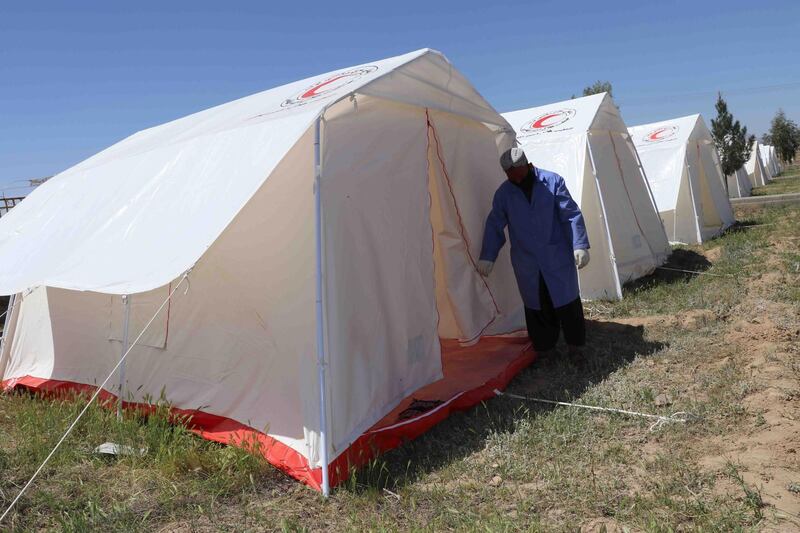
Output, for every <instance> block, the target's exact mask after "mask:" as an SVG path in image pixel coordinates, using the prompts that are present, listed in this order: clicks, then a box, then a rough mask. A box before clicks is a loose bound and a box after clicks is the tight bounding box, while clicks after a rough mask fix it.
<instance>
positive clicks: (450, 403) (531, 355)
mask: <svg viewBox="0 0 800 533" xmlns="http://www.w3.org/2000/svg"><path fill="white" fill-rule="evenodd" d="M535 358H536V354H535V352H533V350H532V349H531V347H530V343H529V342H528V339H527V337H487V338H483V339H481V340H480V342H478V343H477V344H474V345H472V346H459V345H458V343H457V342H454V341H442V367H443V368H442V370H443V374H444V377H443V378H442V379H440V380H439V381H436V382H434V383H431V384H430V385H426V386H425V387H422V388H420V389H419V390H417V391H416V392H415V393H414V394H412V395H411V396H409V397H408V398H406V399H405V400H403V401H402V402H400V405H398V406H397V407H396V408H395V409H394V410H393V411H392V412H391V413H389V414H388V415H386V416H385V417H384V418H383V419H381V420H380V421H379V422H378V423H377V424H375V425H374V426H372V427H371V428H370V429H369V430H368V431H367V432H366V433H364V434H363V435H362V436H361V437H359V438H358V439H356V441H355V442H354V443H353V444H351V445H350V447H349V448H348V449H347V450H345V451H344V452H343V453H342V454H340V455H339V456H338V457H336V459H334V460H333V462H332V463H331V464H330V471H329V472H330V482H331V485H332V486H336V485H337V484H339V483H341V482H342V481H345V480H346V479H347V478H348V477H349V475H350V472H351V471H352V469H354V468H358V467H360V466H363V465H364V464H366V463H367V462H368V461H369V460H371V459H372V458H374V457H376V456H377V455H379V454H380V453H383V452H386V451H389V450H391V449H393V448H397V447H398V446H400V445H401V444H403V443H404V442H406V441H408V440H411V439H414V438H416V437H418V436H420V435H422V434H423V433H425V432H426V431H428V430H429V429H431V428H432V427H433V426H435V425H436V424H438V423H439V422H441V421H443V420H444V419H446V418H447V417H448V416H450V414H451V413H453V412H456V411H463V410H466V409H469V408H471V407H474V406H475V405H477V404H479V403H480V402H482V401H484V400H487V399H489V398H492V397H494V392H493V391H494V389H504V388H505V387H506V386H507V385H508V383H509V382H510V381H511V379H513V378H514V376H516V375H517V374H518V373H519V372H520V371H521V370H522V369H524V368H525V367H526V366H528V365H530V364H531V363H532V362H533V361H534V359H535ZM0 387H2V388H3V389H5V390H10V389H14V388H18V389H27V390H32V391H36V392H42V393H46V394H52V395H63V394H65V393H72V392H85V393H89V394H91V393H93V392H94V391H95V390H96V387H95V386H92V385H85V384H81V383H74V382H71V381H60V380H54V379H43V378H37V377H33V376H24V377H20V378H13V379H9V380H5V381H3V382H2V383H0ZM100 400H101V402H103V403H105V404H107V405H108V404H113V405H115V402H116V396H115V395H113V394H111V393H110V392H107V391H105V390H104V391H102V392H101V393H100ZM415 400H422V401H433V402H441V403H437V404H436V406H435V407H433V408H432V409H430V410H429V411H426V412H423V413H421V414H418V415H417V416H414V417H411V418H407V419H401V417H400V414H401V413H404V412H405V411H407V410H408V408H409V406H411V405H412V403H413V402H414V401H415ZM123 406H124V407H125V409H135V410H140V411H143V412H151V411H153V410H154V409H155V408H156V407H155V406H153V405H148V404H142V403H136V402H123ZM171 413H172V415H173V416H175V417H176V418H181V419H183V420H186V419H187V417H191V421H190V425H191V427H192V431H194V432H195V433H197V434H198V435H200V436H201V437H203V438H205V439H208V440H211V441H215V442H221V443H223V444H230V445H235V446H241V447H244V448H247V449H251V450H257V451H258V453H261V454H262V455H264V457H265V458H266V459H267V460H268V461H269V462H270V463H271V464H273V465H274V466H275V467H276V468H278V469H280V470H281V471H283V472H285V473H287V474H289V475H290V476H292V477H294V478H295V479H298V480H300V481H302V482H304V483H306V484H308V485H309V486H311V487H312V488H314V489H316V490H320V488H321V487H320V486H321V483H322V469H321V468H311V467H310V466H309V465H308V461H307V460H306V458H305V457H304V456H302V455H301V454H299V453H298V452H296V451H295V450H293V449H292V448H290V447H289V446H286V445H285V444H283V443H281V442H279V441H277V440H275V439H274V438H272V437H270V436H269V435H266V434H265V433H262V432H261V431H257V430H255V429H253V428H251V427H249V426H246V425H244V424H241V423H239V422H236V421H235V420H231V419H230V418H225V417H222V416H217V415H212V414H209V413H204V412H203V411H198V410H187V409H178V408H172V409H171Z"/></svg>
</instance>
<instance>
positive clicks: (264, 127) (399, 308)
mask: <svg viewBox="0 0 800 533" xmlns="http://www.w3.org/2000/svg"><path fill="white" fill-rule="evenodd" d="M513 142H514V135H513V131H512V130H511V128H510V126H509V125H508V123H507V122H506V121H505V120H504V119H503V118H502V117H501V116H500V115H499V114H498V113H497V112H496V111H495V110H494V109H493V108H492V107H491V106H490V105H489V104H488V103H487V102H486V101H485V100H484V99H483V98H482V97H481V96H480V94H478V92H477V91H476V90H475V89H474V88H473V87H472V86H471V85H470V83H469V82H468V81H467V80H466V79H465V78H464V77H463V76H462V75H461V74H460V73H459V72H458V71H457V70H455V69H454V68H453V67H452V66H451V64H450V63H449V62H448V61H447V59H446V58H445V57H444V56H443V55H441V54H440V53H438V52H435V51H431V50H420V51H417V52H413V53H410V54H407V55H403V56H398V57H394V58H391V59H386V60H383V61H377V62H373V63H369V64H364V65H360V66H357V67H352V68H347V69H342V70H338V71H335V72H330V73H327V74H323V75H320V76H315V77H312V78H308V79H304V80H301V81H298V82H295V83H290V84H288V85H284V86H281V87H278V88H275V89H271V90H268V91H265V92H262V93H259V94H255V95H252V96H249V97H246V98H242V99H240V100H236V101H234V102H230V103H227V104H224V105H221V106H218V107H215V108H212V109H209V110H206V111H202V112H199V113H196V114H194V115H190V116H187V117H185V118H181V119H179V120H175V121H173V122H169V123H167V124H164V125H161V126H157V127H154V128H151V129H147V130H144V131H141V132H139V133H136V134H135V135H133V136H131V137H129V138H127V139H125V140H123V141H121V142H119V143H117V144H115V145H113V146H111V147H110V148H108V149H106V150H104V151H102V152H100V153H98V154H97V155H95V156H93V157H91V158H89V159H87V160H86V161H83V162H82V163H80V164H78V165H76V166H74V167H72V168H70V169H68V170H66V171H64V172H62V173H60V174H58V175H56V176H55V177H54V178H52V179H51V180H49V181H48V182H47V183H45V184H44V185H42V186H41V187H39V188H38V189H36V190H35V191H34V192H33V193H32V194H31V195H30V196H29V197H28V198H27V199H26V200H25V201H23V202H22V203H21V204H20V205H19V206H17V207H16V208H15V209H14V210H13V211H11V212H10V213H9V214H8V215H6V216H4V217H3V218H2V220H0V258H2V261H0V294H6V295H15V296H16V297H15V303H14V306H13V307H12V312H11V313H9V320H8V321H7V324H6V325H7V327H6V329H5V331H6V336H5V342H4V345H3V346H2V349H1V351H0V381H2V383H3V386H5V387H12V386H26V387H32V388H37V389H40V390H53V389H58V388H63V387H67V388H69V387H73V388H82V387H83V388H86V387H91V386H95V385H96V384H98V383H100V382H102V380H103V379H104V377H106V376H107V375H109V374H110V373H111V371H112V370H113V368H114V367H115V365H116V364H117V363H118V361H119V360H120V357H121V355H122V353H123V352H124V351H125V346H126V344H128V343H129V342H133V341H134V340H135V339H137V338H138V337H140V338H138V342H136V343H135V345H134V347H133V349H132V351H131V353H130V356H129V357H128V358H127V360H126V361H125V364H124V365H123V366H122V369H124V374H122V373H121V372H120V375H119V376H118V377H114V379H113V380H112V383H113V385H114V386H111V385H109V386H108V387H107V389H108V391H109V392H112V393H114V394H117V393H119V391H120V389H121V391H122V392H121V393H122V395H123V397H124V399H126V400H128V401H129V402H130V403H131V404H136V403H141V402H145V401H146V399H147V398H148V397H155V398H158V397H159V395H160V393H161V392H162V391H163V392H164V393H165V394H166V397H167V400H169V401H170V402H171V405H172V406H173V407H174V408H175V409H180V410H182V411H183V412H189V413H191V414H192V415H193V416H194V421H195V422H196V423H198V424H201V426H202V425H203V423H205V424H206V425H205V426H203V427H201V430H202V433H203V434H204V435H205V436H207V437H208V438H214V439H217V440H221V441H225V442H230V441H234V442H235V441H236V440H237V439H242V438H245V437H247V436H248V435H250V436H253V435H255V437H256V438H257V439H259V440H260V442H261V443H262V451H263V452H264V453H265V455H267V457H268V458H269V459H270V461H272V462H273V463H275V464H276V465H278V466H279V467H281V468H282V469H284V470H286V471H287V472H289V473H291V474H292V475H294V476H296V477H298V478H300V479H303V480H305V481H306V482H308V483H309V484H311V485H312V486H315V487H318V488H323V490H324V489H325V487H326V485H327V483H328V479H327V473H328V472H329V471H330V472H331V476H332V477H331V479H330V482H331V483H333V482H336V481H340V480H341V479H343V478H344V477H346V476H347V466H348V465H352V464H358V463H359V462H363V461H364V460H366V459H368V458H369V454H370V453H372V452H373V451H374V448H375V447H378V448H382V449H385V448H388V447H391V446H394V445H397V444H398V443H400V442H402V440H403V439H404V438H407V437H408V436H413V435H414V434H418V433H419V432H421V431H423V430H424V428H425V427H429V425H430V424H431V423H432V422H431V421H432V420H437V418H436V417H441V416H444V415H443V413H446V412H447V409H450V408H452V407H454V406H458V405H462V406H466V405H469V404H470V402H471V403H472V404H474V403H475V402H479V401H481V400H483V399H485V398H488V397H490V396H492V394H493V393H492V390H493V387H495V386H503V383H504V382H507V380H508V379H510V376H511V375H513V373H514V372H515V371H518V370H519V369H520V368H521V366H520V365H522V364H523V363H524V362H525V361H529V360H530V359H525V358H523V357H522V356H521V354H522V353H528V355H527V356H526V357H531V356H530V353H529V352H525V349H526V348H525V346H526V344H524V339H523V340H522V341H520V340H517V339H508V340H506V339H507V337H503V338H500V337H495V338H493V339H488V338H485V337H486V336H489V335H493V334H501V333H506V332H510V331H513V330H515V329H517V328H521V327H522V326H523V320H522V318H521V317H522V313H521V311H522V302H521V300H520V297H519V294H518V290H517V287H516V283H515V281H514V276H513V273H512V271H511V266H510V259H509V256H508V250H507V248H506V250H505V251H504V253H503V254H502V255H501V257H500V258H499V259H498V262H497V265H496V269H498V274H499V275H494V276H492V278H491V280H488V281H487V280H484V279H483V278H482V277H481V276H480V275H479V274H478V272H477V271H476V269H475V264H474V260H475V258H476V257H477V256H478V254H479V251H480V244H481V236H482V233H483V224H484V220H485V217H486V214H487V213H488V211H489V208H490V206H491V199H492V194H493V193H494V191H495V189H496V188H497V186H498V185H499V184H500V183H501V182H502V181H503V180H504V179H505V177H504V175H503V173H502V170H501V169H500V166H499V163H498V154H499V153H500V151H501V150H503V149H505V148H508V147H510V146H511V145H512V144H513ZM187 273H188V274H187ZM187 275H188V278H187V277H186V276H187ZM178 285H180V287H178ZM176 287H178V288H177V290H176ZM170 294H173V296H172V297H171V299H170V298H169V295H170ZM158 309H163V310H162V311H161V312H160V313H158V312H157V311H158ZM148 321H151V322H150V325H149V327H147V328H146V329H145V327H146V326H147V324H148ZM142 331H144V333H143V334H142V333H141V332H142ZM479 340H480V343H484V341H485V342H488V343H489V344H490V345H491V346H493V348H492V350H493V352H492V353H490V354H489V355H490V356H491V357H488V358H485V357H484V358H481V357H478V356H479V355H480V353H477V352H480V350H473V352H470V353H473V356H472V357H471V358H470V357H466V356H464V352H458V350H459V349H461V348H459V343H458V342H457V341H460V342H461V345H462V346H467V345H469V344H470V343H475V342H477V341H479ZM521 342H523V344H521ZM480 343H479V344H478V345H477V346H486V344H480ZM492 343H493V344H492ZM446 346H450V347H451V348H452V350H451V351H454V352H458V353H459V354H460V355H461V359H463V361H461V360H460V362H459V364H463V365H466V366H467V367H469V368H468V370H469V371H470V372H472V373H473V374H474V375H473V374H470V375H471V376H473V382H472V384H470V381H469V380H468V379H463V380H459V379H456V381H455V382H453V381H452V380H451V381H450V382H448V383H447V384H446V387H444V388H442V387H440V388H439V389H436V390H434V389H430V387H434V385H436V384H437V383H441V382H442V379H441V378H442V376H443V374H444V375H445V376H447V375H448V372H450V371H451V370H452V369H450V370H449V367H448V365H450V366H452V367H453V368H456V367H458V365H457V364H456V363H457V362H458V361H450V363H448V361H447V360H444V359H443V357H444V353H445V351H446V350H445V348H443V347H446ZM473 347H474V344H473ZM448 349H449V348H448ZM464 349H467V348H466V347H465V348H464ZM509 350H510V351H509ZM492 365H494V366H492ZM498 365H500V366H499V367H498ZM459 368H461V367H459ZM498 368H499V370H498ZM495 371H497V372H495ZM453 372H455V371H454V370H453ZM465 372H466V371H465ZM492 372H495V373H492ZM476 376H477V377H476ZM490 378H492V379H494V381H493V380H492V379H490ZM504 380H505V381H504ZM426 386H427V387H426ZM470 387H472V388H470ZM481 387H483V388H481ZM422 388H424V389H422ZM434 388H435V387H434ZM420 390H425V391H428V392H430V393H431V394H433V393H434V392H437V391H438V393H440V394H441V395H443V396H442V397H441V401H443V402H444V403H443V404H442V405H441V406H439V407H437V408H436V409H434V411H432V412H431V413H425V414H421V415H419V416H412V417H411V418H409V417H408V413H406V414H405V415H403V416H400V417H399V418H398V416H399V415H398V416H394V418H387V416H389V415H390V414H391V413H393V412H395V411H396V410H397V409H398V408H404V407H407V406H408V404H407V403H406V404H403V402H412V400H411V399H410V395H412V394H416V392H415V391H420ZM431 391H433V392H431ZM476 391H478V392H476ZM416 398H426V397H425V396H416ZM412 403H413V402H412ZM413 409H417V411H419V408H418V407H417V408H414V407H413V405H412V410H413ZM415 412H416V411H415ZM412 414H413V413H412ZM418 420H421V422H420V423H419V424H417V425H416V426H415V425H414V422H415V421H418ZM381 421H382V422H381ZM379 423H382V424H383V425H381V426H379V427H377V426H376V424H379ZM415 432H416V433H415ZM357 443H360V444H359V445H358V446H356V444H357ZM354 449H355V450H356V451H358V452H359V453H360V454H361V455H359V456H358V457H356V456H355V455H354V451H353V450H354ZM348 461H349V462H348ZM328 465H339V466H340V467H341V468H337V470H336V471H333V466H331V468H330V470H329V468H328Z"/></svg>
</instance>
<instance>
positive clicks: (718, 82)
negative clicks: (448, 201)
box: [0, 0, 800, 195]
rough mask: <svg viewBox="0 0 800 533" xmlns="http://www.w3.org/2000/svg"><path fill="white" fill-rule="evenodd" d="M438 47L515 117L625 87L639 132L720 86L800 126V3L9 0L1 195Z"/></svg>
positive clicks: (0, 92)
mask: <svg viewBox="0 0 800 533" xmlns="http://www.w3.org/2000/svg"><path fill="white" fill-rule="evenodd" d="M423 47H431V48H436V49H438V50H441V51H442V52H444V53H445V54H446V55H447V56H448V57H449V58H450V60H451V61H453V62H454V63H455V65H456V66H457V67H458V68H459V69H460V70H461V71H462V72H463V73H464V74H465V75H466V76H467V77H468V78H469V79H470V80H471V81H472V82H473V83H474V84H475V86H476V87H477V88H478V90H479V91H480V92H481V93H482V94H483V95H484V96H485V97H486V98H487V99H488V100H489V101H490V102H492V103H493V104H494V105H495V107H496V108H497V109H498V110H500V111H509V110H513V109H519V108H523V107H532V106H536V105H543V104H546V103H548V102H553V101H557V100H562V99H566V98H569V97H570V96H571V95H572V94H580V92H581V89H582V88H583V87H584V86H585V85H587V84H590V83H591V82H593V81H595V80H597V79H607V80H610V81H611V82H612V83H613V85H614V96H615V99H616V100H617V103H618V104H619V106H620V108H621V110H622V113H623V117H624V118H625V120H626V122H627V123H628V124H629V125H635V124H640V123H645V122H652V121H656V120H661V119H666V118H670V117H675V116H679V115H686V114H690V113H696V112H701V113H703V115H704V116H705V117H706V119H707V120H708V119H709V118H710V117H711V116H713V113H714V109H713V103H714V95H715V92H716V91H717V90H722V91H723V93H724V94H725V95H726V96H727V99H728V103H729V105H730V108H731V110H732V111H733V112H734V114H735V115H736V116H737V118H739V119H741V120H742V122H743V123H745V124H746V125H747V126H748V127H749V129H750V130H751V131H752V132H754V133H757V134H759V135H760V134H761V133H763V132H764V131H766V129H767V128H768V126H769V120H770V118H771V117H772V116H773V115H774V113H775V111H776V110H777V109H778V108H779V107H783V109H784V110H786V112H787V113H788V114H789V116H790V117H792V118H794V119H795V120H797V121H798V122H800V61H798V59H797V53H798V51H800V2H797V1H796V0H793V1H773V2H770V1H762V2H754V1H752V0H749V1H739V0H733V1H730V0H729V1H704V0H693V1H682V0H681V1H677V0H673V1H670V0H660V1H658V2H650V1H647V0H640V1H638V2H599V1H592V2H583V1H581V0H573V1H572V2H564V1H560V2H559V1H552V2H551V1H538V2H530V1H529V2H502V1H501V2H490V1H481V2H469V1H461V2H453V1H447V2H433V1H430V0H428V1H425V2H417V1H413V0H412V1H406V2H393V3H382V2H374V1H372V2H322V3H320V2H311V1H309V2H291V3H290V2H285V3H282V2H265V1H262V2H225V3H223V2H218V1H217V2H205V1H193V2H178V1H171V2H164V1H161V2H147V1H141V2H136V3H122V2H107V1H105V2H89V1H85V2H81V1H74V2H4V3H2V5H0V192H5V193H6V194H7V195H13V194H14V193H19V192H25V191H24V189H16V188H15V187H19V186H20V185H21V184H22V183H21V182H18V181H15V180H18V179H25V178H33V177H39V176H46V175H50V174H53V173H56V172H59V171H61V170H64V169H66V168H68V167H69V166H71V165H73V164H75V163H77V162H79V161H81V160H82V159H85V158H86V157H88V156H90V155H92V154H93V153H96V152H98V151H99V150H101V149H103V148H105V147H107V146H109V145H111V144H113V143H114V142H116V141H118V140H120V139H122V138H123V137H125V136H127V135H129V134H131V133H133V132H135V131H137V130H140V129H142V128H145V127H150V126H153V125H156V124H160V123H162V122H166V121H168V120H171V119H174V118H177V117H180V116H183V115H186V114H189V113H192V112H195V111H198V110H201V109H204V108H207V107H210V106H213V105H216V104H219V103H223V102H226V101H229V100H233V99H235V98H238V97H241V96H245V95H248V94H252V93H254V92H258V91H261V90H264V89H267V88H270V87H274V86H276V85H281V84H283V83H287V82H290V81H293V80H296V79H299V78H303V77H307V76H310V75H313V74H317V73H321V72H325V71H328V70H333V69H335V68H339V67H345V66H349V65H353V64H357V63H362V62H366V61H371V60H376V59H381V58H384V57H388V56H392V55H397V54H400V53H405V52H408V51H411V50H415V49H418V48H423Z"/></svg>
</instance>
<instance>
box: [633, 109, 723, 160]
mask: <svg viewBox="0 0 800 533" xmlns="http://www.w3.org/2000/svg"><path fill="white" fill-rule="evenodd" d="M628 131H629V132H630V134H631V137H632V138H633V144H634V145H635V146H636V149H637V150H639V152H645V151H649V150H666V149H678V148H681V147H683V146H684V145H685V144H686V143H687V142H688V141H689V139H690V138H692V136H693V135H694V136H700V137H702V138H704V139H706V140H710V134H709V133H708V128H707V127H706V125H705V122H704V121H703V117H702V116H701V115H699V114H695V115H688V116H685V117H679V118H673V119H670V120H662V121H661V122H653V123H650V124H642V125H640V126H631V127H630V128H628Z"/></svg>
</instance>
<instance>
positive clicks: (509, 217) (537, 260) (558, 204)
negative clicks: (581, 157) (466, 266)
mask: <svg viewBox="0 0 800 533" xmlns="http://www.w3.org/2000/svg"><path fill="white" fill-rule="evenodd" d="M506 226H508V234H509V237H510V239H511V264H512V265H513V266H514V274H515V276H516V278H517V285H518V286H519V292H520V294H521V295H522V301H523V302H524V303H525V307H528V308H530V309H536V310H539V309H541V306H540V305H539V273H540V272H541V274H542V276H543V277H544V282H545V284H546V285H547V290H548V291H549V292H550V297H551V298H552V300H553V305H554V306H555V307H561V306H562V305H566V304H568V303H570V302H572V301H573V300H575V299H576V298H577V297H578V296H579V291H578V271H577V269H576V268H575V259H574V257H573V253H572V252H573V250H578V249H584V250H586V249H588V248H589V238H588V237H587V236H586V225H585V224H584V222H583V215H582V214H581V211H580V209H579V208H578V205H577V204H576V203H575V201H574V200H573V199H572V197H571V196H570V195H569V191H567V186H566V185H565V183H564V178H562V177H561V176H559V175H558V174H556V173H554V172H549V171H547V170H542V169H534V179H533V190H532V194H531V201H530V202H528V199H527V198H526V197H525V193H524V192H523V191H522V189H521V188H520V187H519V186H517V185H515V184H513V183H511V182H510V181H506V182H505V183H503V184H502V185H500V187H499V188H498V189H497V192H495V194H494V200H492V210H491V212H490V213H489V216H488V217H487V218H486V229H485V231H484V234H483V247H482V249H481V257H480V258H481V259H482V260H485V261H496V260H497V255H498V254H499V253H500V249H501V248H502V247H503V245H504V244H505V242H506V235H505V228H506Z"/></svg>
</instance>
